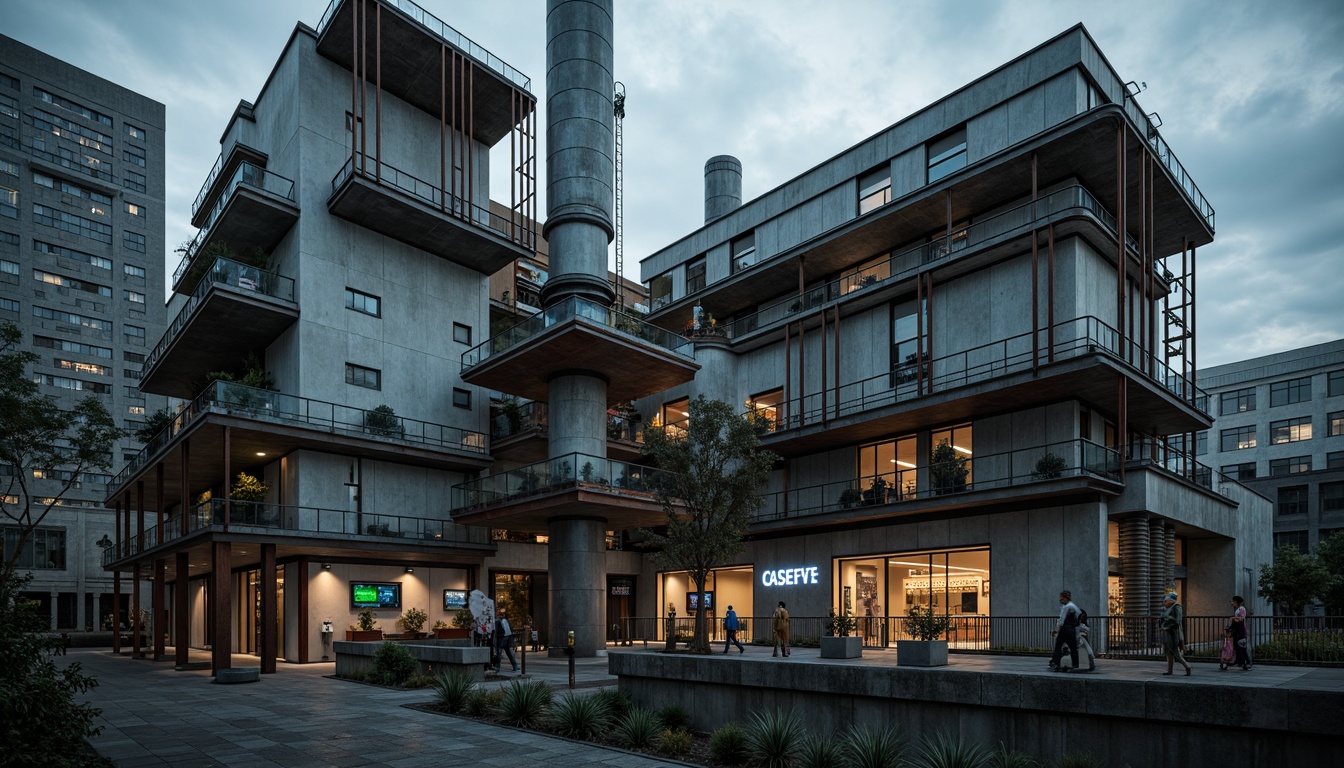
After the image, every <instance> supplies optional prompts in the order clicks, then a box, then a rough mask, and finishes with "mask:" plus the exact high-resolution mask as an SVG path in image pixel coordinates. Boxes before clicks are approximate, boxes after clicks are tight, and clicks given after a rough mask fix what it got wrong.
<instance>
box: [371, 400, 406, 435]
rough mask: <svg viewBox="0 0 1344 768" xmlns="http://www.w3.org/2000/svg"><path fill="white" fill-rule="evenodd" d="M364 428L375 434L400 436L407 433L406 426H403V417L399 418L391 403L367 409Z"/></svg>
mask: <svg viewBox="0 0 1344 768" xmlns="http://www.w3.org/2000/svg"><path fill="white" fill-rule="evenodd" d="M364 428H365V429H367V430H368V431H369V432H372V433H373V434H375V435H388V436H396V437H400V436H402V435H404V434H406V427H404V426H402V423H401V419H399V418H397V412H396V411H394V410H392V406H390V405H380V406H378V407H377V408H374V409H373V410H369V411H365V412H364Z"/></svg>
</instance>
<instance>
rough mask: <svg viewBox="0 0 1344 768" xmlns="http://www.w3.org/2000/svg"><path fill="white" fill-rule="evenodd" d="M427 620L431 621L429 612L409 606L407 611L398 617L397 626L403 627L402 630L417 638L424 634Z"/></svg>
mask: <svg viewBox="0 0 1344 768" xmlns="http://www.w3.org/2000/svg"><path fill="white" fill-rule="evenodd" d="M426 621H429V614H427V613H425V612H424V611H422V610H420V609H419V608H407V609H406V612H405V613H403V614H401V617H400V618H398V619H397V626H398V627H401V631H403V632H405V633H406V634H408V635H410V636H411V638H412V639H416V638H419V637H420V636H421V635H422V630H423V629H424V628H425V622H426Z"/></svg>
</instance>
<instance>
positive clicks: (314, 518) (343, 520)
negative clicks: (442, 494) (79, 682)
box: [103, 499, 493, 566]
mask: <svg viewBox="0 0 1344 768" xmlns="http://www.w3.org/2000/svg"><path fill="white" fill-rule="evenodd" d="M224 501H225V500H224V499H208V500H206V501H203V502H201V503H199V504H195V505H193V506H191V507H189V508H188V510H187V531H186V533H187V534H191V533H194V532H196V531H200V530H204V529H206V528H214V527H217V528H222V527H223V526H224V524H225V522H224V521H225V513H224ZM228 525H229V527H230V529H235V528H247V529H249V530H250V531H251V530H255V529H261V530H262V532H265V531H267V530H271V531H292V532H298V533H319V534H323V535H328V536H330V535H347V536H370V537H374V538H379V539H388V538H391V539H402V540H405V539H414V540H417V541H432V542H435V543H444V544H455V545H461V544H466V545H474V546H483V547H491V548H493V544H492V542H491V540H490V529H488V528H482V527H479V526H473V525H457V524H456V523H454V522H453V521H452V520H440V519H437V518H424V517H408V516H403V515H382V514H374V513H371V512H351V511H349V510H344V509H324V508H322V507H307V506H297V505H285V504H272V503H270V502H263V501H238V500H231V501H229V514H228ZM183 535H184V534H183V531H182V517H181V515H180V513H179V514H175V515H173V516H171V517H169V518H168V519H166V520H165V521H164V524H163V532H162V537H160V532H159V530H158V528H157V527H156V526H151V527H149V528H147V529H145V533H144V536H143V537H139V536H132V537H131V539H130V540H129V541H120V542H117V545H116V546H114V547H109V548H108V549H107V550H105V551H104V552H103V565H104V566H106V565H108V564H109V563H112V562H115V561H117V560H122V559H125V558H127V557H133V556H135V555H138V554H140V553H141V552H147V551H149V550H151V549H153V548H154V547H157V546H158V545H159V544H161V543H167V542H169V541H173V540H174V539H177V538H181V537H182V536H183Z"/></svg>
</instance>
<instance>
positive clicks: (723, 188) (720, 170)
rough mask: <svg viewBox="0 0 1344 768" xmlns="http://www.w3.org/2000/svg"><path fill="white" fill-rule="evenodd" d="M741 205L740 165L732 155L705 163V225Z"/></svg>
mask: <svg viewBox="0 0 1344 768" xmlns="http://www.w3.org/2000/svg"><path fill="white" fill-rule="evenodd" d="M741 205H742V163H741V162H740V161H739V160H738V159H737V158H736V157H733V156H732V155H716V156H714V157H711V158H709V160H708V161H706V162H705V223H706V224H708V223H709V222H711V221H713V220H715V219H717V218H719V217H721V216H726V215H727V214H728V213H729V212H731V211H732V210H733V209H734V208H737V207H739V206H741Z"/></svg>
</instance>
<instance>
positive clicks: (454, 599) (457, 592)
mask: <svg viewBox="0 0 1344 768" xmlns="http://www.w3.org/2000/svg"><path fill="white" fill-rule="evenodd" d="M466 607H467V590H465V589H445V590H443V610H445V611H456V610H458V609H459V608H466Z"/></svg>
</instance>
